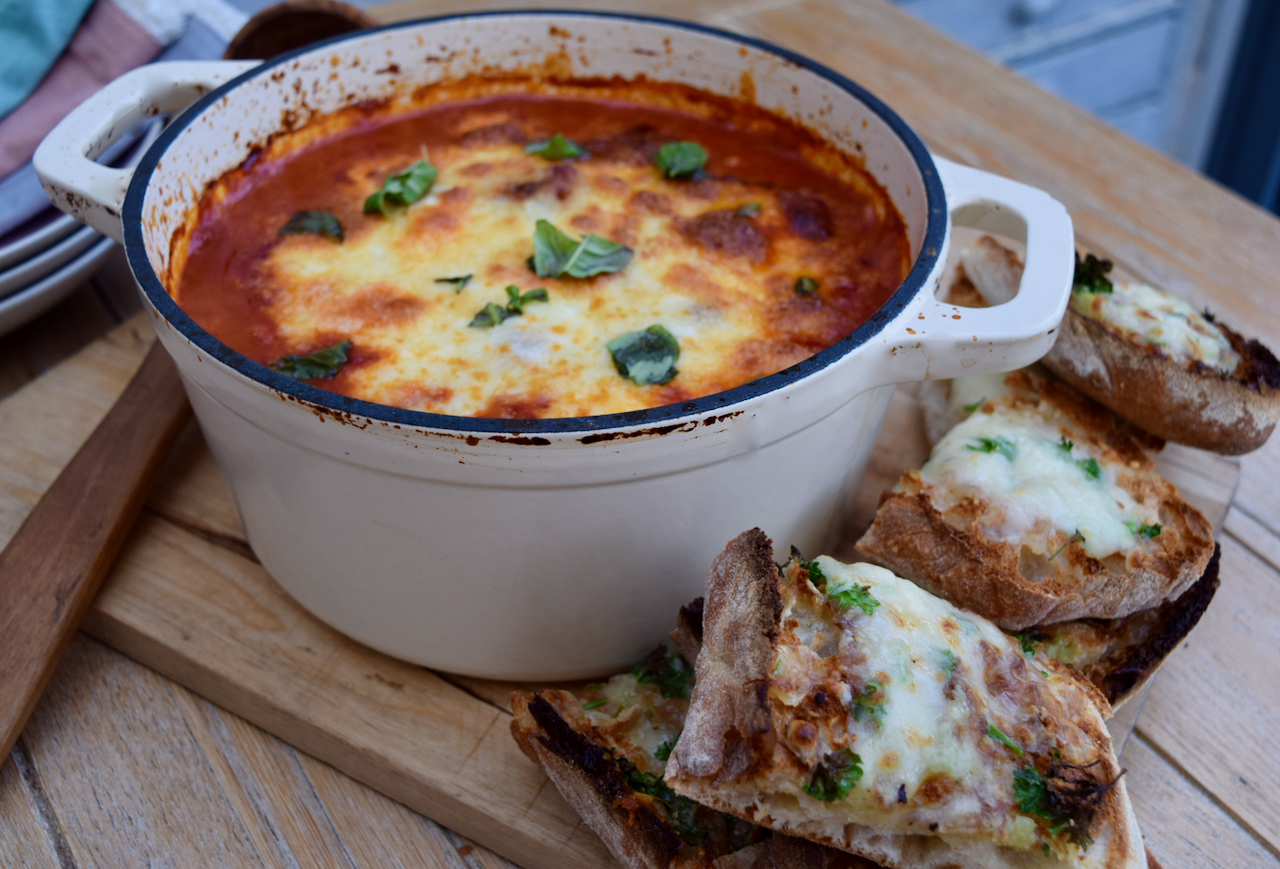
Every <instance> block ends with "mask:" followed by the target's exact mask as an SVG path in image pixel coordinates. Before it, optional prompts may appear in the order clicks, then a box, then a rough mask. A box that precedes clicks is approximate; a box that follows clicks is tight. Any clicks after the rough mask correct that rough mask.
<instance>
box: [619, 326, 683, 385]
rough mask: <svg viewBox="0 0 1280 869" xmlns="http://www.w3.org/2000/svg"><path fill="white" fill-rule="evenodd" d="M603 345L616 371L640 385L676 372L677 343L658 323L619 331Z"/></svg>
mask: <svg viewBox="0 0 1280 869" xmlns="http://www.w3.org/2000/svg"><path fill="white" fill-rule="evenodd" d="M605 346H606V347H607V348H609V355H610V356H612V357H613V367H614V368H617V369H618V373H619V374H621V375H622V376H623V377H628V378H630V379H631V380H633V381H635V382H636V383H638V384H640V385H641V386H645V385H648V384H651V383H653V384H662V383H668V382H670V380H671V378H673V377H675V376H676V374H678V373H679V372H678V371H677V369H676V360H677V359H679V358H680V344H679V342H678V341H676V338H675V336H674V335H672V334H671V333H670V332H668V331H667V330H666V329H664V328H662V327H661V326H659V325H656V324H655V325H653V326H650V327H649V328H648V329H641V330H640V331H638V332H628V333H627V334H625V335H619V336H618V337H617V338H614V339H613V340H612V341H610V342H609V343H608V344H606V345H605Z"/></svg>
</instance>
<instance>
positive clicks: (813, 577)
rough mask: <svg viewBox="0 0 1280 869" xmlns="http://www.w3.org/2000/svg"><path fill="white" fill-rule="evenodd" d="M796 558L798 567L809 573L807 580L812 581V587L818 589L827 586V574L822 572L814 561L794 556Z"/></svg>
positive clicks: (820, 589)
mask: <svg viewBox="0 0 1280 869" xmlns="http://www.w3.org/2000/svg"><path fill="white" fill-rule="evenodd" d="M796 560H797V561H799V562H800V569H801V570H803V571H804V572H805V573H807V574H809V581H810V582H812V583H813V587H814V588H816V589H818V590H819V591H822V590H824V589H825V588H826V587H827V575H826V574H825V573H823V572H822V568H821V567H819V566H818V562H816V561H805V560H804V559H802V558H800V557H799V555H797V556H796Z"/></svg>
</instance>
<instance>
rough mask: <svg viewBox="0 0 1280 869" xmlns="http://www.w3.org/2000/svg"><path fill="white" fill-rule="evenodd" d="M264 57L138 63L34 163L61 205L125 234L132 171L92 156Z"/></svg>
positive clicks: (63, 128)
mask: <svg viewBox="0 0 1280 869" xmlns="http://www.w3.org/2000/svg"><path fill="white" fill-rule="evenodd" d="M259 62H260V61H170V62H165V63H153V64H149V65H147V66H140V67H138V68H137V69H135V70H132V71H130V72H127V73H125V74H124V75H122V76H120V78H118V79H116V80H115V81H113V82H111V84H109V85H107V86H106V87H104V88H103V89H102V90H100V91H98V92H97V93H96V94H94V95H93V96H91V97H89V99H87V100H85V101H84V102H83V103H81V104H80V105H79V106H77V107H76V108H75V109H74V110H72V112H71V114H69V115H67V116H66V117H65V118H63V119H62V122H61V123H59V124H58V126H56V127H54V128H53V131H52V132H51V133H49V135H47V136H45V138H44V141H43V142H41V143H40V147H39V148H37V149H36V153H35V156H34V157H33V158H32V163H33V164H34V165H35V170H36V174H37V175H38V176H40V183H41V184H42V185H44V189H45V192H46V193H48V194H49V199H50V200H52V201H53V204H54V205H56V206H57V207H58V208H60V209H61V210H63V211H65V212H66V213H67V214H70V215H71V216H73V217H75V218H76V219H77V220H79V221H80V222H82V223H87V224H88V225H89V226H92V227H93V228H94V229H96V230H98V231H100V232H102V233H105V234H106V235H109V236H111V237H112V238H114V239H115V240H116V241H123V240H124V226H123V224H122V223H121V220H120V216H121V213H122V212H121V209H122V208H123V206H124V197H125V193H126V192H127V191H128V189H129V179H130V178H131V177H132V176H133V170H132V169H113V168H111V167H110V166H100V165H99V164H97V163H95V162H93V161H94V159H95V158H97V157H98V155H100V154H101V153H102V152H103V151H105V150H106V149H107V147H108V146H109V145H110V144H111V143H112V142H114V141H115V140H116V139H118V138H120V136H121V135H123V134H124V133H126V132H128V131H129V130H130V129H131V128H133V127H134V126H136V125H137V124H139V123H141V122H143V121H145V120H147V119H148V118H154V117H158V116H160V115H169V114H174V113H176V112H180V111H182V110H183V109H185V108H186V107H187V106H189V105H191V104H192V103H193V102H195V101H196V100H198V99H199V98H200V97H202V96H204V95H205V94H207V93H208V92H209V91H211V90H213V89H214V88H216V87H218V86H219V85H221V84H224V83H226V82H228V81H230V80H231V79H233V78H235V77H236V76H238V75H240V74H241V73H243V72H245V71H247V70H250V69H252V68H253V67H255V66H257V65H258V63H259Z"/></svg>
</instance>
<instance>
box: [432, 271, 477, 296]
mask: <svg viewBox="0 0 1280 869" xmlns="http://www.w3.org/2000/svg"><path fill="white" fill-rule="evenodd" d="M474 277H475V275H458V276H457V277H455V278H436V279H435V283H437V284H453V292H454V295H457V294H458V293H460V292H462V291H463V290H465V289H466V288H467V284H469V283H471V279H472V278H474Z"/></svg>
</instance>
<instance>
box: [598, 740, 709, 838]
mask: <svg viewBox="0 0 1280 869" xmlns="http://www.w3.org/2000/svg"><path fill="white" fill-rule="evenodd" d="M614 762H615V763H616V764H617V766H618V770H619V771H620V772H621V773H622V777H623V778H625V779H626V781H627V784H629V785H630V786H631V788H632V789H633V790H636V791H639V792H640V793H642V794H648V795H649V796H651V797H653V798H654V799H655V800H657V801H658V802H660V803H662V805H663V808H665V809H666V810H667V815H668V818H667V820H668V822H669V823H670V824H671V828H672V829H673V830H675V831H676V835H678V836H679V837H680V838H681V839H683V840H684V842H685V843H686V844H688V845H693V846H695V847H696V846H698V845H701V844H702V843H703V841H705V840H706V838H707V835H708V831H707V830H705V829H704V828H703V827H702V826H700V825H699V824H698V821H697V818H696V815H697V813H698V810H699V809H701V808H702V806H700V805H699V804H698V803H695V802H694V801H693V800H691V799H689V798H688V797H685V796H681V795H680V794H678V793H676V792H675V791H673V790H672V789H671V786H670V785H668V784H667V783H666V782H665V781H663V780H662V776H657V775H653V774H652V773H647V772H640V770H638V769H636V767H635V764H633V763H632V762H631V761H629V760H627V759H626V758H625V757H617V758H615V760H614Z"/></svg>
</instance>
